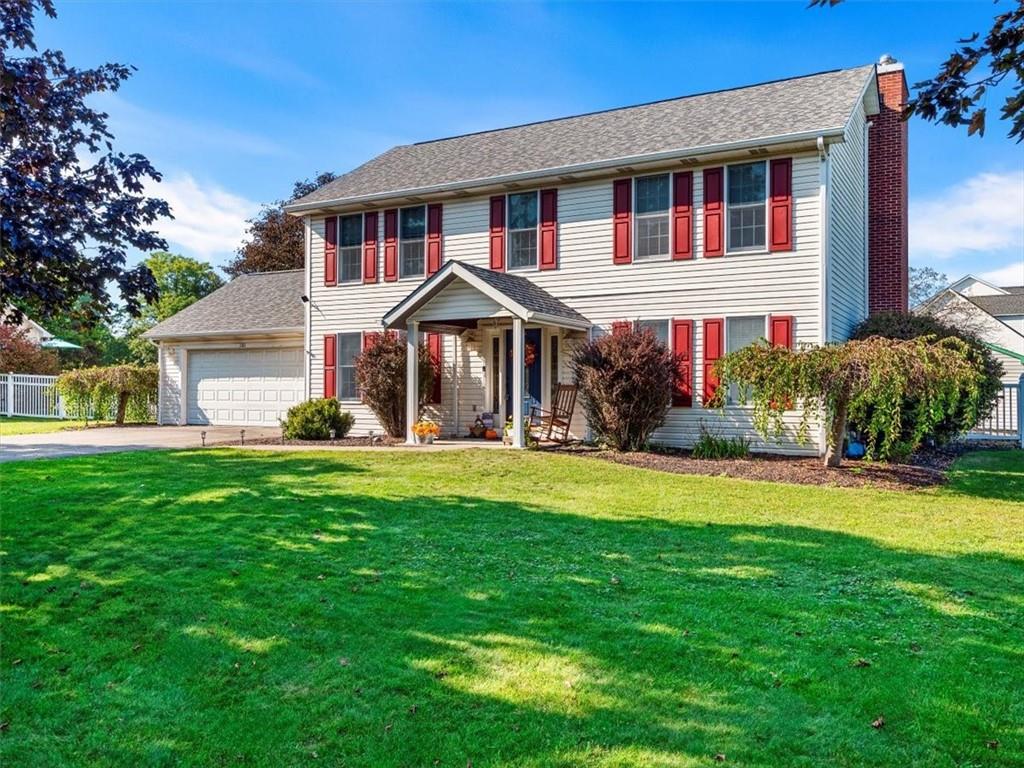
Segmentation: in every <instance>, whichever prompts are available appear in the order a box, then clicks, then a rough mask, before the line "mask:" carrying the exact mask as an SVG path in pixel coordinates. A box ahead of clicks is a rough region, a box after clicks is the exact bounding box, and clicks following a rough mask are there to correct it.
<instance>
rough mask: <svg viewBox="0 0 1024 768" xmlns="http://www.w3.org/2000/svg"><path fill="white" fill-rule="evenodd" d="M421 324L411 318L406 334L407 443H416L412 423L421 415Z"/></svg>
mask: <svg viewBox="0 0 1024 768" xmlns="http://www.w3.org/2000/svg"><path fill="white" fill-rule="evenodd" d="M419 346H420V324H419V323H418V322H416V321H415V320H410V321H409V324H408V325H407V326H406V334H405V351H406V357H405V444H406V445H415V444H416V437H415V435H413V433H412V425H413V424H415V423H416V419H418V418H419V415H420V398H419V391H420V382H419V374H420V365H419Z"/></svg>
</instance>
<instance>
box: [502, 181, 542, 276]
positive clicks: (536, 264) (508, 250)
mask: <svg viewBox="0 0 1024 768" xmlns="http://www.w3.org/2000/svg"><path fill="white" fill-rule="evenodd" d="M529 194H531V192H530V190H525V191H523V192H519V191H516V192H509V193H507V194H506V195H505V268H506V269H507V270H508V271H509V272H535V271H537V270H538V269H540V190H539V189H535V190H533V193H532V194H533V196H534V199H535V200H536V201H537V223H536V224H535V225H534V226H533V227H532V229H533V231H534V235H535V237H536V240H535V243H536V247H535V248H534V257H533V264H530V265H527V266H522V267H513V266H512V233H513V232H529V231H530V229H531V227H526V228H524V229H512V227H511V226H509V222H510V221H511V219H512V206H511V204H510V202H509V198H511V197H512V196H513V195H529Z"/></svg>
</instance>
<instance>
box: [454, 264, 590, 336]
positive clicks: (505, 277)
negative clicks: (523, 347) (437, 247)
mask: <svg viewBox="0 0 1024 768" xmlns="http://www.w3.org/2000/svg"><path fill="white" fill-rule="evenodd" d="M455 263H456V264H460V265H461V266H462V267H463V268H464V269H466V270H468V271H469V272H471V273H472V274H474V275H476V276H477V277H479V278H480V279H481V280H483V281H484V282H486V283H487V284H488V285H489V286H491V287H492V288H494V289H495V290H497V291H501V292H502V293H503V294H505V295H506V296H508V297H509V298H510V299H512V301H514V302H516V303H517V304H519V305H520V306H522V307H524V308H525V309H527V310H529V311H530V312H539V313H541V314H544V315H550V316H552V317H558V318H564V319H565V320H576V321H579V322H583V323H589V322H590V321H589V320H587V318H585V317H584V316H583V315H581V314H580V313H579V312H577V311H576V310H575V309H573V308H572V307H570V306H569V305H567V304H565V303H563V302H561V301H559V300H558V299H556V298H555V297H554V296H552V295H551V294H550V293H548V292H547V291H545V290H544V289H543V288H541V287H540V286H539V285H537V284H536V283H534V282H532V281H531V280H529V279H528V278H525V277H523V276H522V275H514V274H510V273H508V272H495V271H494V270H493V269H485V268H484V267H478V266H475V265H473V264H467V263H466V262H464V261H456V262H455Z"/></svg>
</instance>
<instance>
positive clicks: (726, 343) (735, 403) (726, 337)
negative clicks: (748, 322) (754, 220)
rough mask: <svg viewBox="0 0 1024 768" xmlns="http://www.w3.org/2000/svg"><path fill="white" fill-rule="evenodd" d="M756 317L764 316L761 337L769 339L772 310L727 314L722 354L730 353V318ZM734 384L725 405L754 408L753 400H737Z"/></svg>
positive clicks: (730, 387) (723, 327) (724, 323)
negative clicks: (745, 401)
mask: <svg viewBox="0 0 1024 768" xmlns="http://www.w3.org/2000/svg"><path fill="white" fill-rule="evenodd" d="M742 253H749V251H742ZM754 317H761V318H764V325H763V326H762V328H761V330H762V331H763V333H762V334H761V336H760V338H762V339H767V338H768V322H769V319H770V318H771V313H770V312H765V313H764V314H763V315H762V314H759V313H753V314H749V315H726V317H725V318H724V322H723V323H722V354H723V355H728V354H729V321H730V320H741V319H745V318H754ZM755 341H756V339H755ZM734 351H735V350H734ZM733 386H735V385H730V386H729V391H728V392H727V393H726V398H725V405H726V407H728V408H740V409H744V410H745V409H751V408H753V407H754V404H753V403H752V402H747V403H746V404H742V403H740V402H739V399H738V398H737V399H736V400H734V399H733V396H732V388H733Z"/></svg>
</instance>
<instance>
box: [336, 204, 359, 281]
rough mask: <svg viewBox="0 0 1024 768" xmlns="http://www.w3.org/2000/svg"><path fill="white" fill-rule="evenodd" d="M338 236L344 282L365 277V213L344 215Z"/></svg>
mask: <svg viewBox="0 0 1024 768" xmlns="http://www.w3.org/2000/svg"><path fill="white" fill-rule="evenodd" d="M339 223H340V230H341V231H340V233H339V236H338V273H339V274H340V276H341V282H343V283H358V282H361V281H362V279H363V214H361V213H357V214H355V215H353V216H342V217H341V221H340V222H339Z"/></svg>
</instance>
